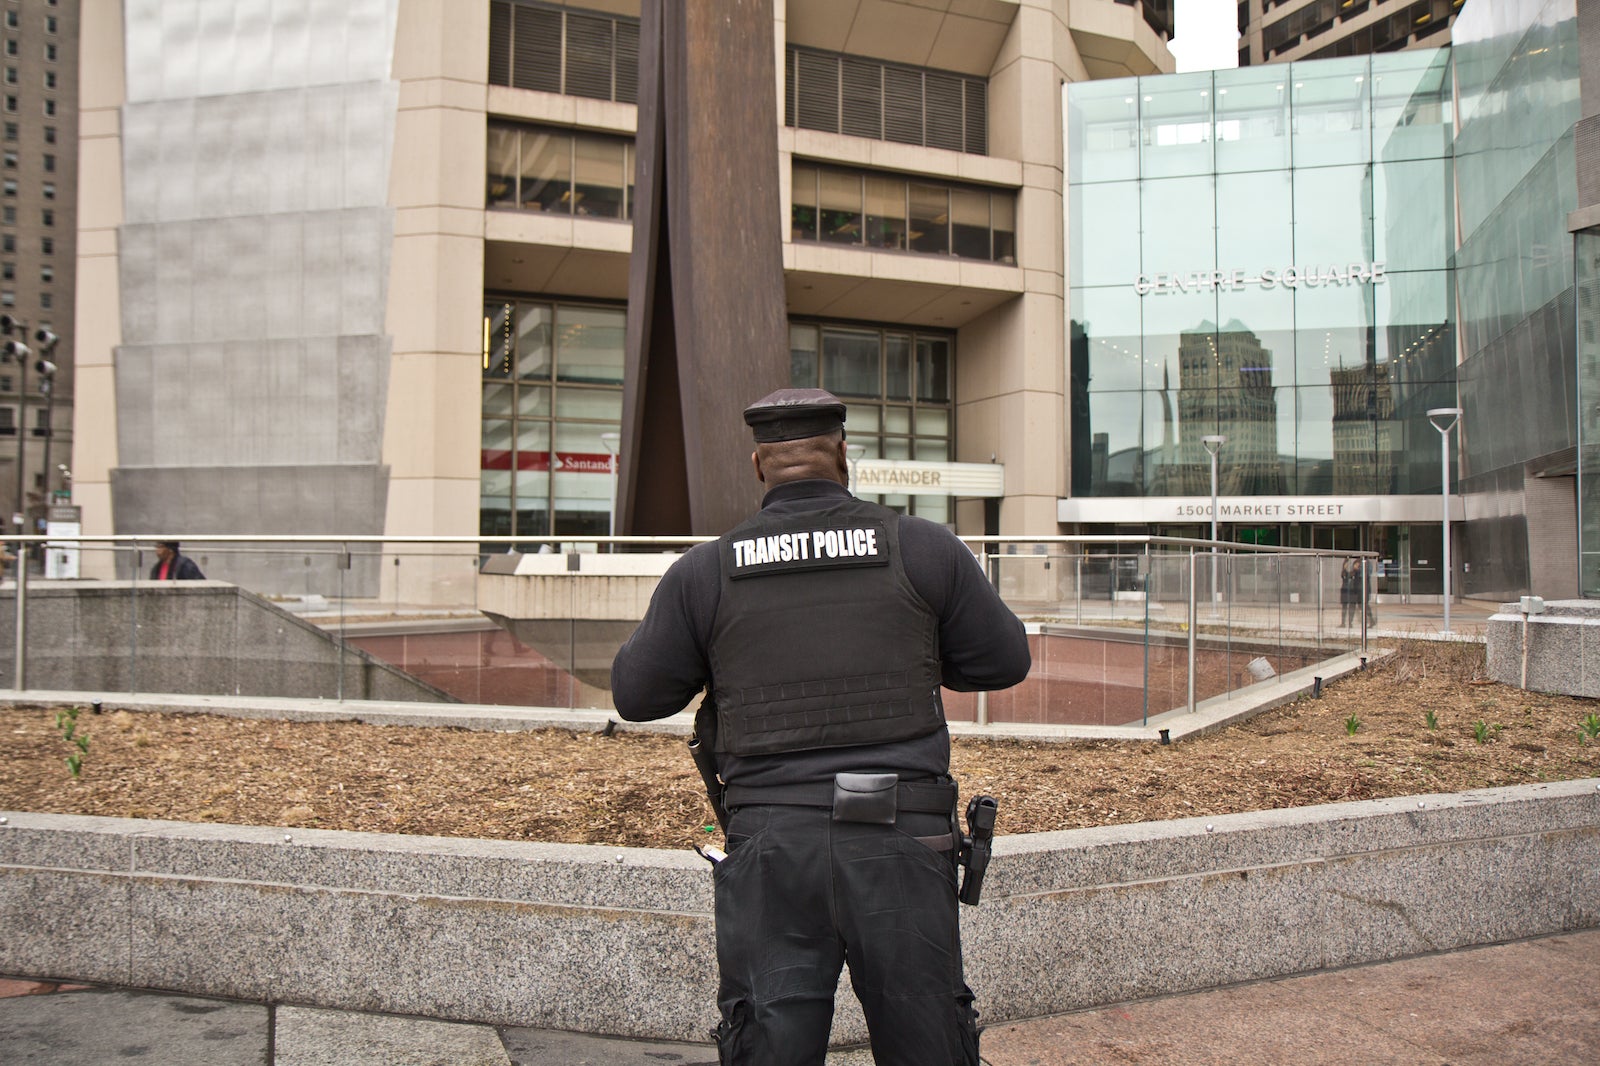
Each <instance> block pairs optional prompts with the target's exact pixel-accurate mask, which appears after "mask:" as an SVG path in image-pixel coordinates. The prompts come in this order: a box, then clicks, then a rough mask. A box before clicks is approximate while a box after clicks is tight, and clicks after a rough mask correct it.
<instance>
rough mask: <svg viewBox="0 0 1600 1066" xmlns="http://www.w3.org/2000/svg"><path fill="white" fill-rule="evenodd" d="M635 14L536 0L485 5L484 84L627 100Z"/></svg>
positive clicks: (633, 79) (633, 67) (635, 48)
mask: <svg viewBox="0 0 1600 1066" xmlns="http://www.w3.org/2000/svg"><path fill="white" fill-rule="evenodd" d="M638 69H639V20H638V19H636V18H628V17H614V16H611V15H607V14H602V13H600V12H594V11H578V10H574V9H566V8H560V7H555V6H546V5H544V4H539V3H511V2H508V0H494V2H493V3H491V4H490V5H489V84H491V85H509V86H512V87H513V88H517V89H533V90H536V91H538V92H546V93H564V94H566V95H568V96H586V97H589V98H591V99H595V100H615V101H617V102H618V103H624V104H631V103H634V102H636V101H637V99H638V95H639V93H638V88H639V84H638V83H639V74H638Z"/></svg>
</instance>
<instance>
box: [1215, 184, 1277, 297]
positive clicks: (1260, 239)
mask: <svg viewBox="0 0 1600 1066" xmlns="http://www.w3.org/2000/svg"><path fill="white" fill-rule="evenodd" d="M1294 261H1295V256H1294V198H1293V190H1292V187H1291V184H1290V180H1289V171H1287V170H1263V171H1256V172H1254V173H1249V174H1218V175H1217V266H1219V267H1220V268H1222V269H1223V270H1243V271H1244V272H1245V275H1246V276H1247V277H1259V276H1260V274H1261V272H1262V271H1263V270H1282V269H1283V268H1284V267H1286V266H1289V265H1291V264H1293V263H1294Z"/></svg>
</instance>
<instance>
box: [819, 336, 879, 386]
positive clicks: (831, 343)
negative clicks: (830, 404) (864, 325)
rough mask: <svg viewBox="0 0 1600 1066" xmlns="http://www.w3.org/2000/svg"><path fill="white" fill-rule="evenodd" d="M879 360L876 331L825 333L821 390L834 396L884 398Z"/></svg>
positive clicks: (823, 338)
mask: <svg viewBox="0 0 1600 1066" xmlns="http://www.w3.org/2000/svg"><path fill="white" fill-rule="evenodd" d="M880 361H881V355H880V343H879V338H878V334H877V333H876V332H866V331H864V330H842V329H825V330H823V331H822V387H823V388H825V389H827V390H828V391H829V392H831V393H833V394H834V395H835V396H871V397H873V398H877V397H878V396H881V395H882V387H883V385H882V380H881V373H880V372H881V366H880Z"/></svg>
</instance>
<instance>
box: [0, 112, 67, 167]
mask: <svg viewBox="0 0 1600 1066" xmlns="http://www.w3.org/2000/svg"><path fill="white" fill-rule="evenodd" d="M21 135H22V127H20V126H18V125H17V124H16V123H15V122H10V121H8V122H6V123H5V125H4V126H3V127H0V136H4V138H5V139H6V140H8V141H14V140H16V139H17V138H18V137H20V136H21ZM44 143H45V144H55V143H56V128H55V127H54V126H45V127H44ZM45 159H46V161H47V165H46V166H45V169H46V170H54V169H55V157H54V156H48V155H47V156H45Z"/></svg>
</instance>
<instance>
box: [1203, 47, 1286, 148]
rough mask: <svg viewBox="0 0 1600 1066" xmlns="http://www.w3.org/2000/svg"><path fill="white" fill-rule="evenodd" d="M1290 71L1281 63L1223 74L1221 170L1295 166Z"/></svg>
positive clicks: (1218, 103)
mask: <svg viewBox="0 0 1600 1066" xmlns="http://www.w3.org/2000/svg"><path fill="white" fill-rule="evenodd" d="M1287 75H1288V72H1287V71H1285V70H1284V69H1283V67H1282V66H1281V65H1278V66H1264V67H1245V68H1242V69H1239V70H1228V71H1218V72H1217V75H1216V82H1217V88H1216V93H1217V99H1216V116H1217V170H1218V171H1240V170H1279V169H1284V168H1286V167H1288V166H1289V144H1290V138H1289V86H1288V85H1287V84H1286V83H1285V78H1286V77H1287Z"/></svg>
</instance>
